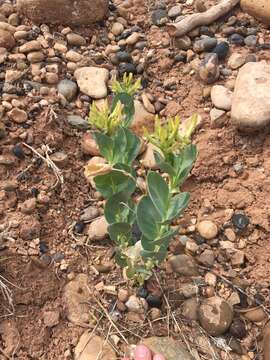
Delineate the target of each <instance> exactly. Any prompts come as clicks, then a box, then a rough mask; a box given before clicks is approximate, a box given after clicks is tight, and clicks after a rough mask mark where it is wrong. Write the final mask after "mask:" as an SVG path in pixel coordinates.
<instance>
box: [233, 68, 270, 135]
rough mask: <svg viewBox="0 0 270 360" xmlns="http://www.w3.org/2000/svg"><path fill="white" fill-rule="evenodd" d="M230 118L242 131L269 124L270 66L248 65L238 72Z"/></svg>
mask: <svg viewBox="0 0 270 360" xmlns="http://www.w3.org/2000/svg"><path fill="white" fill-rule="evenodd" d="M231 118H232V122H233V123H234V124H235V125H236V126H237V127H238V128H240V129H242V130H251V129H258V128H262V127H264V126H266V125H267V124H269V123H270V65H268V64H265V63H263V62H259V63H248V64H245V65H244V66H243V67H242V68H241V69H240V70H239V73H238V76H237V79H236V83H235V89H234V95H233V100H232V111H231Z"/></svg>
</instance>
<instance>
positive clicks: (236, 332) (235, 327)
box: [229, 318, 247, 339]
mask: <svg viewBox="0 0 270 360" xmlns="http://www.w3.org/2000/svg"><path fill="white" fill-rule="evenodd" d="M229 331H230V334H231V335H232V336H234V337H235V338H237V339H243V338H244V337H246V335H247V330H246V326H245V322H244V321H243V320H242V319H239V318H238V319H234V320H233V322H232V324H231V326H230V330H229Z"/></svg>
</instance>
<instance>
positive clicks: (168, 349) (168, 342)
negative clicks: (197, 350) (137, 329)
mask: <svg viewBox="0 0 270 360" xmlns="http://www.w3.org/2000/svg"><path fill="white" fill-rule="evenodd" d="M143 344H144V345H146V346H147V347H149V349H150V350H151V351H153V353H155V354H157V353H158V354H162V355H163V356H165V358H166V360H180V359H181V360H191V359H192V357H191V355H189V351H187V350H186V347H185V346H184V345H183V343H182V342H181V341H179V340H174V339H172V338H168V337H151V338H148V339H144V340H143Z"/></svg>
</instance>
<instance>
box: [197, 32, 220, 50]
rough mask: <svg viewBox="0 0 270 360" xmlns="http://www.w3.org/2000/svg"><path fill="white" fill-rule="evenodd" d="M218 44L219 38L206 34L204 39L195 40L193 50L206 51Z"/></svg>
mask: <svg viewBox="0 0 270 360" xmlns="http://www.w3.org/2000/svg"><path fill="white" fill-rule="evenodd" d="M216 45H217V39H215V38H211V37H209V36H205V37H204V38H203V39H200V40H197V41H195V43H194V45H193V50H194V51H195V52H196V53H201V52H204V51H208V52H209V51H211V50H212V49H214V48H215V47H216Z"/></svg>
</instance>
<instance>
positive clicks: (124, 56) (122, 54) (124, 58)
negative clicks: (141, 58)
mask: <svg viewBox="0 0 270 360" xmlns="http://www.w3.org/2000/svg"><path fill="white" fill-rule="evenodd" d="M116 56H117V59H118V61H119V62H130V61H132V57H131V55H130V54H129V53H128V52H127V51H118V52H117V53H116Z"/></svg>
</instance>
